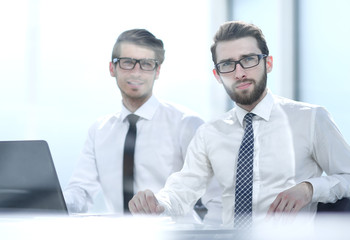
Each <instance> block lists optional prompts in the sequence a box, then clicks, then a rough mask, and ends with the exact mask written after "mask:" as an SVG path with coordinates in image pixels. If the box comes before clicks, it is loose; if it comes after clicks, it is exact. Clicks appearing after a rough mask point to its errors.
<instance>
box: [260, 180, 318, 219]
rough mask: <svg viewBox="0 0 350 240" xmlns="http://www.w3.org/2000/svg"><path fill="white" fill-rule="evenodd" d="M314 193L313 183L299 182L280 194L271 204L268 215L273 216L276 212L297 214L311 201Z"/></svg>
mask: <svg viewBox="0 0 350 240" xmlns="http://www.w3.org/2000/svg"><path fill="white" fill-rule="evenodd" d="M312 194H313V188H312V185H311V183H308V182H302V183H299V184H298V185H295V186H294V187H292V188H290V189H288V190H286V191H283V192H281V193H280V194H278V195H277V197H276V199H275V201H273V203H272V204H271V205H270V208H269V210H268V212H267V215H268V216H272V215H274V214H275V213H292V214H296V213H298V212H299V211H300V209H302V208H303V207H305V206H306V205H307V204H308V203H309V202H311V199H312Z"/></svg>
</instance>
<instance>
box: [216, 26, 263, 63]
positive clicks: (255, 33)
mask: <svg viewBox="0 0 350 240" xmlns="http://www.w3.org/2000/svg"><path fill="white" fill-rule="evenodd" d="M243 37H253V38H255V39H256V40H257V41H258V47H259V49H260V50H261V53H262V54H266V55H269V48H268V47H267V44H266V40H265V36H264V34H263V33H262V31H261V29H260V28H258V27H257V26H255V25H253V24H249V23H245V22H242V21H231V22H225V23H224V24H222V25H221V26H220V28H219V30H218V31H217V32H216V34H215V36H214V39H213V40H214V43H213V44H212V46H211V48H210V50H211V55H212V60H213V62H214V64H216V63H217V62H216V61H217V56H216V47H217V45H218V43H219V42H224V41H230V40H235V39H239V38H243Z"/></svg>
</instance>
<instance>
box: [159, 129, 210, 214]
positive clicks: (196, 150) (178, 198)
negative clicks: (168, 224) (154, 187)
mask: <svg viewBox="0 0 350 240" xmlns="http://www.w3.org/2000/svg"><path fill="white" fill-rule="evenodd" d="M202 127H203V126H202ZM202 127H200V128H199V130H198V132H197V133H196V135H195V136H194V138H193V140H192V141H191V143H190V145H189V147H188V151H187V155H186V158H185V163H184V166H183V168H182V169H181V171H180V172H176V173H173V174H172V175H171V176H170V177H169V178H168V180H167V182H166V184H165V187H164V188H163V189H162V190H160V191H159V192H158V193H157V194H156V197H157V199H158V201H159V203H160V204H161V205H162V206H164V207H165V214H166V215H170V216H183V215H185V214H187V213H188V212H189V211H190V210H191V209H193V206H194V204H195V203H196V202H197V200H198V199H199V198H200V197H201V196H203V195H204V193H205V190H206V187H207V185H208V181H209V180H210V178H211V177H212V175H213V171H212V168H211V164H210V162H209V159H208V157H207V153H206V148H205V146H206V144H205V139H204V136H203V132H204V131H202V130H203V128H202Z"/></svg>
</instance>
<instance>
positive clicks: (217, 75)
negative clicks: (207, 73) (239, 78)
mask: <svg viewBox="0 0 350 240" xmlns="http://www.w3.org/2000/svg"><path fill="white" fill-rule="evenodd" d="M213 74H214V77H215V78H216V81H218V83H220V84H222V80H221V77H220V75H219V73H218V72H217V71H216V69H215V68H214V69H213Z"/></svg>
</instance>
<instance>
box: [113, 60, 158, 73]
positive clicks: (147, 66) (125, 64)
mask: <svg viewBox="0 0 350 240" xmlns="http://www.w3.org/2000/svg"><path fill="white" fill-rule="evenodd" d="M118 62H119V67H120V68H121V69H124V70H132V69H134V67H135V65H136V63H139V64H140V67H141V69H142V70H144V71H153V70H154V69H155V68H156V67H157V66H158V61H157V60H155V59H147V58H144V59H134V58H114V59H113V63H118Z"/></svg>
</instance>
